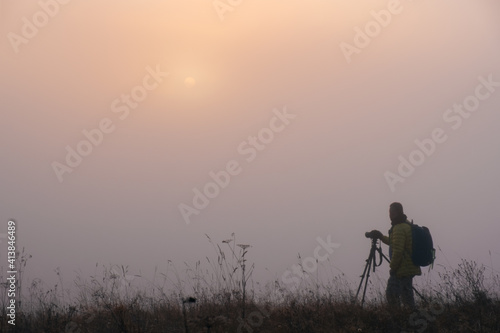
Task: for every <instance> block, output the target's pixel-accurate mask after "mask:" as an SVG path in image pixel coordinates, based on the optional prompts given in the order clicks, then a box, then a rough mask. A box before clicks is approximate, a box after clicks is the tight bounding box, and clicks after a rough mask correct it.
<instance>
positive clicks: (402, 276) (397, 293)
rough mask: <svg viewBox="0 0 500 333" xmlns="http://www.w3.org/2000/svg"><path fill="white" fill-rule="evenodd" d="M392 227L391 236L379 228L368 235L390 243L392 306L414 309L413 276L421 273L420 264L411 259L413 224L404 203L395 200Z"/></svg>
mask: <svg viewBox="0 0 500 333" xmlns="http://www.w3.org/2000/svg"><path fill="white" fill-rule="evenodd" d="M389 217H390V219H391V225H392V227H391V229H390V230H389V236H384V235H383V234H382V233H381V232H380V231H378V230H372V231H371V232H370V233H367V236H369V237H371V238H375V239H380V240H382V242H384V243H385V244H387V245H389V257H390V259H391V262H390V269H391V270H390V277H389V280H388V281H387V289H386V298H387V302H388V303H389V305H390V306H396V307H399V306H400V302H401V301H402V302H403V305H405V306H407V307H409V308H410V309H413V308H414V307H415V300H414V298H413V277H414V276H415V275H421V274H422V272H421V270H420V267H419V266H415V265H414V264H413V262H412V259H411V253H412V236H411V226H410V223H409V222H408V220H407V217H406V215H405V214H404V212H403V205H401V204H400V203H399V202H394V203H392V204H391V205H390V207H389Z"/></svg>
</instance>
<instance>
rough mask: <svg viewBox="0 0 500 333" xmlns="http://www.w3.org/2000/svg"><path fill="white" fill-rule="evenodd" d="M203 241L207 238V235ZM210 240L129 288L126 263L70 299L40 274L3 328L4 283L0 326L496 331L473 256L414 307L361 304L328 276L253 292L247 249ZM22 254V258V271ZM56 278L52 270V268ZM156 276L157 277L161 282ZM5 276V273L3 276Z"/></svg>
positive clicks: (489, 292) (495, 308)
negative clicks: (180, 266)
mask: <svg viewBox="0 0 500 333" xmlns="http://www.w3.org/2000/svg"><path fill="white" fill-rule="evenodd" d="M207 237H208V236H207ZM209 241H210V242H211V244H212V245H213V247H214V250H215V251H216V258H214V259H213V260H212V259H210V258H208V257H207V258H206V264H207V266H208V268H202V264H201V262H197V263H196V264H195V265H194V267H189V266H188V267H187V268H186V269H185V272H184V274H183V276H184V278H182V279H181V278H180V275H178V274H175V275H176V276H177V280H176V281H175V282H176V284H177V288H175V290H173V291H172V290H170V291H167V290H166V289H165V283H166V282H167V277H166V276H165V275H164V274H161V273H159V274H158V276H159V277H160V278H158V279H157V280H155V281H154V282H151V283H150V284H149V285H146V286H143V287H142V288H134V287H133V283H132V281H134V280H136V279H138V278H139V277H137V276H133V275H129V274H128V269H127V267H117V266H111V267H102V269H101V270H100V274H98V275H94V276H91V277H90V279H84V278H77V280H76V281H73V282H74V285H75V286H76V288H77V290H78V292H77V294H78V295H77V296H76V297H74V298H73V299H69V292H66V291H65V289H64V288H63V287H62V286H63V285H65V281H63V279H62V277H60V282H59V283H58V284H56V285H55V286H54V287H53V288H47V287H45V286H44V284H43V283H42V282H41V281H39V280H36V279H35V280H33V281H31V282H30V284H29V286H25V285H21V283H19V285H18V286H17V287H18V289H19V291H18V292H19V293H21V289H22V288H28V290H24V292H23V293H22V294H23V295H27V296H25V297H23V298H22V302H21V304H19V305H20V306H21V307H20V308H17V312H16V320H15V323H16V325H15V326H13V325H9V324H8V320H9V317H8V316H7V315H8V312H7V298H6V289H7V284H6V283H3V284H2V286H4V288H2V290H0V303H3V304H1V305H2V311H1V316H0V332H33V333H35V332H36V333H38V332H40V333H42V332H46V333H49V332H57V333H61V332H62V333H69V332H73V333H76V332H80V333H83V332H92V333H100V332H179V333H181V332H192V333H198V332H212V333H216V332H297V333H299V332H443V333H446V332H454V333H457V332H482V333H488V332H496V333H498V332H500V297H499V290H500V278H499V276H498V275H495V274H494V273H492V274H488V273H487V270H486V268H485V267H484V266H483V265H481V264H477V263H476V262H473V261H467V260H462V262H461V263H460V264H459V265H458V266H457V267H454V268H447V269H445V270H444V271H443V273H440V274H439V275H440V276H439V277H440V282H439V283H437V284H436V285H433V286H428V287H427V288H421V287H420V292H421V293H422V294H423V297H424V299H425V300H423V299H420V297H417V296H415V297H416V299H417V303H418V306H417V309H416V310H414V311H410V310H407V309H404V308H403V309H394V308H390V307H389V306H388V305H387V304H386V303H385V302H383V295H382V294H381V293H382V292H383V291H379V295H378V297H374V298H373V297H372V298H370V299H368V300H367V302H365V304H364V306H361V304H360V302H359V299H358V301H356V297H355V296H356V291H357V286H352V285H350V284H349V283H347V282H346V281H345V280H344V279H343V277H342V276H336V277H333V278H332V279H330V280H329V281H328V282H326V283H321V284H319V283H317V282H316V283H315V282H313V281H312V280H311V279H309V280H307V282H305V283H303V284H301V285H300V286H298V287H297V288H295V287H293V286H292V288H290V286H289V285H283V283H281V282H280V281H273V283H272V284H270V285H267V286H266V287H264V290H260V292H256V291H255V288H254V286H252V283H251V281H252V280H251V275H252V271H253V265H250V266H248V263H247V260H246V259H245V255H246V254H247V251H248V248H247V245H241V244H240V245H237V244H235V241H234V238H233V239H229V240H227V241H224V242H223V243H221V244H215V243H212V241H211V240H210V238H209ZM29 258H30V256H28V255H26V254H24V253H23V254H20V256H19V260H20V262H21V263H22V266H23V267H26V264H27V262H28V259H29ZM56 273H57V274H58V275H59V272H57V271H56ZM161 277H163V280H162V279H161ZM2 281H4V277H2Z"/></svg>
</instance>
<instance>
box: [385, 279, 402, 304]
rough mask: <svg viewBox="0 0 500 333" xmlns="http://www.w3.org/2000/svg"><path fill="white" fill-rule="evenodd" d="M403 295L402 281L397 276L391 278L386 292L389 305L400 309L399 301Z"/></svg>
mask: <svg viewBox="0 0 500 333" xmlns="http://www.w3.org/2000/svg"><path fill="white" fill-rule="evenodd" d="M400 295H401V286H400V281H399V279H398V278H397V277H396V276H390V277H389V280H387V289H386V290H385V297H386V299H387V303H388V304H389V306H391V307H399V305H400V304H399V299H400Z"/></svg>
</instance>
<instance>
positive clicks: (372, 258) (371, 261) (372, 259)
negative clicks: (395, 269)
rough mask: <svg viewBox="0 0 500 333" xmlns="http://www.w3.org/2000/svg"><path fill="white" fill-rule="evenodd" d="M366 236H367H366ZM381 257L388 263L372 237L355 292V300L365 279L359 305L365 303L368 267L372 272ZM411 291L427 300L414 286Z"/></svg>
mask: <svg viewBox="0 0 500 333" xmlns="http://www.w3.org/2000/svg"><path fill="white" fill-rule="evenodd" d="M367 237H368V236H367ZM376 252H378V253H379V262H378V264H377V262H376ZM382 258H384V259H385V260H386V261H387V262H388V263H390V262H391V261H390V260H389V258H387V257H386V256H385V254H384V253H383V252H382V247H381V245H379V246H378V247H377V239H376V238H372V247H371V249H370V255H369V256H368V259H366V266H365V270H364V271H363V274H362V275H361V281H360V282H359V287H358V291H357V292H356V300H357V299H358V295H359V291H360V290H361V286H362V285H363V281H365V287H364V289H363V298H362V299H361V306H363V304H364V303H365V295H366V288H367V287H368V279H369V278H370V269H373V272H374V273H375V267H378V266H380V265H382ZM413 291H415V293H416V294H417V295H418V296H419V297H420V298H422V300H423V301H424V302H427V300H426V299H425V298H424V296H422V295H421V294H420V293H419V292H418V291H417V289H415V287H413Z"/></svg>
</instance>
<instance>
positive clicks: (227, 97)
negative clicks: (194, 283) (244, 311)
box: [0, 0, 500, 282]
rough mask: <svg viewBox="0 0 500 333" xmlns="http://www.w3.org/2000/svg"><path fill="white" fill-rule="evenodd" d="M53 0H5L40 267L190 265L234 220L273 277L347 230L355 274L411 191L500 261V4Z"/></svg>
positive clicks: (15, 138)
mask: <svg viewBox="0 0 500 333" xmlns="http://www.w3.org/2000/svg"><path fill="white" fill-rule="evenodd" d="M54 1H55V0H52V1H50V0H42V1H40V2H36V1H28V0H23V1H14V0H1V7H0V18H1V25H0V29H1V39H0V109H1V121H0V162H1V169H0V170H1V172H0V180H1V182H0V188H1V191H0V221H2V226H1V228H3V229H2V230H0V231H3V232H5V230H6V223H7V221H8V220H9V219H12V218H13V219H16V221H17V222H18V237H19V244H18V246H24V247H25V248H26V251H27V252H29V253H31V254H33V258H32V259H31V261H30V263H29V265H28V272H29V275H30V276H31V277H40V278H42V279H43V280H44V281H47V282H50V281H52V280H54V279H55V273H54V269H55V268H56V267H60V268H61V270H62V271H63V272H65V274H66V276H68V278H69V277H70V276H72V274H73V272H75V271H77V270H80V271H81V272H83V273H84V274H92V273H93V272H94V270H95V264H96V263H99V264H117V265H129V267H130V269H131V272H133V273H138V272H141V274H143V275H152V274H153V271H154V267H155V266H157V267H158V269H159V270H160V271H161V270H163V271H165V269H166V266H167V260H169V259H170V260H172V261H173V262H174V263H176V265H178V267H179V270H180V271H182V269H183V268H182V267H183V262H184V261H186V262H188V263H194V262H195V261H196V260H203V259H204V258H205V257H206V256H209V257H210V256H212V257H213V256H215V253H214V252H213V250H212V248H211V246H210V244H209V243H208V241H207V239H206V237H205V236H204V234H205V233H206V234H208V235H210V237H211V238H212V239H213V240H214V241H217V242H220V241H222V240H224V239H227V238H229V237H230V235H231V233H233V232H234V233H235V234H236V238H237V242H238V243H243V244H250V245H252V248H250V249H249V254H248V260H249V261H250V262H254V263H255V265H256V268H255V272H254V278H255V279H257V280H261V281H271V280H273V279H280V278H281V276H282V275H283V274H284V272H286V271H287V269H290V267H291V266H292V265H293V264H295V263H297V254H298V253H300V254H301V256H302V257H303V258H306V257H313V256H314V253H315V248H316V247H317V246H318V241H317V238H318V237H320V238H321V239H327V237H328V236H329V235H330V239H331V242H334V243H337V244H340V246H339V247H338V248H336V249H335V251H334V252H333V253H332V254H330V255H329V257H328V260H329V261H327V262H324V266H325V267H328V269H329V270H331V273H332V274H337V273H340V272H344V273H345V274H346V276H347V277H348V279H350V280H351V281H354V282H357V281H358V275H359V274H360V273H361V271H362V268H363V267H364V260H365V259H366V256H367V255H368V250H369V246H370V242H369V240H367V239H366V238H365V237H364V232H365V231H368V230H371V229H375V228H376V229H380V230H382V231H383V232H384V233H386V232H387V230H388V229H389V227H390V222H389V219H388V206H389V204H390V203H391V202H393V201H400V202H402V203H403V205H404V207H405V211H406V213H407V215H408V217H409V218H413V219H414V220H415V222H416V223H419V224H423V225H426V226H428V227H429V228H430V229H431V232H432V234H433V236H434V241H435V244H436V247H437V246H439V247H440V249H441V250H442V252H441V251H439V252H438V254H437V255H438V259H437V262H436V264H439V265H444V266H447V267H450V265H451V266H453V265H454V264H456V263H457V262H458V261H459V260H460V258H467V259H474V260H479V261H480V262H482V263H484V264H486V265H488V267H490V268H491V266H492V268H493V269H494V270H496V272H498V271H499V270H500V245H499V244H500V242H499V241H498V238H499V236H500V225H499V222H500V221H499V216H500V177H499V176H498V170H500V151H499V149H498V147H499V142H500V131H498V124H499V121H500V83H499V82H500V61H499V59H500V3H499V2H498V1H497V0H440V1H428V0H418V1H409V0H401V1H395V0H393V1H378V0H377V1H375V0H371V1H347V0H343V1H340V0H336V1H319V0H308V1H305V0H302V1H299V0H287V1H278V0H247V1H244V0H243V1H236V0H233V1H228V0H223V1H219V2H215V3H216V4H217V6H218V7H217V8H215V7H214V4H213V3H212V1H211V0H204V1H194V0H182V1H181V0H161V1H160V0H140V1H139V0H119V1H118V0H107V1H94V0H85V1H80V0H73V1H68V0H65V1H63V0H59V2H54ZM228 3H232V4H233V5H229V4H228ZM353 3H354V4H353ZM43 4H45V5H43ZM224 6H225V7H224ZM42 7H44V8H45V9H43V8H42ZM44 10H45V11H44ZM167 73H168V74H167ZM188 78H189V79H188ZM464 104H465V105H464ZM85 133H87V134H85ZM87 136H90V137H91V138H92V139H88V138H87ZM91 140H93V142H94V143H92V142H91ZM416 140H417V141H418V142H419V143H418V144H417V143H416V142H415V141H416ZM419 147H420V148H419ZM68 149H69V150H68ZM68 151H73V153H68ZM79 151H80V152H82V153H80V154H79ZM68 154H69V155H71V156H70V157H67V155H68ZM75 154H79V155H80V157H78V156H75ZM81 155H86V156H81ZM67 159H69V162H68V161H67ZM403 160H404V161H403ZM68 163H70V164H72V165H69V164H68ZM411 164H414V165H416V166H412V165H411ZM400 165H401V166H400ZM398 168H399V170H398ZM226 169H228V171H230V172H231V173H229V172H228V171H224V172H223V173H221V170H226ZM211 173H212V176H211ZM214 174H218V177H219V180H218V183H219V184H216V182H214V180H213V175H214ZM228 177H229V178H228ZM209 183H212V184H209ZM207 184H209V185H207ZM197 190H199V191H200V192H204V191H208V192H207V193H208V196H209V197H212V198H205V199H204V198H201V195H199V194H195V193H197ZM193 200H194V201H195V204H194V203H193ZM207 202H208V205H207ZM196 206H197V207H196ZM204 206H206V207H204ZM182 212H184V216H183V213H182ZM195 212H196V213H195ZM186 216H187V217H186ZM186 221H189V222H190V223H189V224H188V223H186ZM1 246H5V242H4V243H2V244H1ZM384 250H385V251H386V252H387V248H386V247H385V248H384ZM3 251H4V249H2V252H3ZM490 251H491V256H490ZM321 254H323V252H322V253H321ZM2 255H4V253H3V254H2ZM2 260H5V259H2ZM1 265H3V263H2V264H1ZM386 271H388V266H387V265H385V266H384V268H383V269H382V270H381V274H382V272H383V273H386ZM434 275H437V274H436V273H434Z"/></svg>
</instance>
